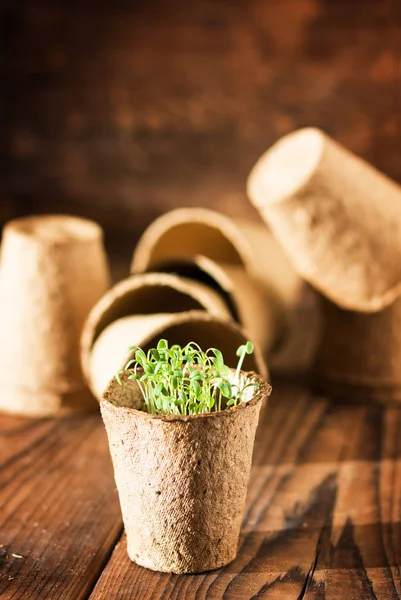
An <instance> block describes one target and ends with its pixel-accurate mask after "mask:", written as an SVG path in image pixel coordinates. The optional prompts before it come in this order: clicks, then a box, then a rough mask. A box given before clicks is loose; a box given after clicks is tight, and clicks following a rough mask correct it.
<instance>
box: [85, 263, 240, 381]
mask: <svg viewBox="0 0 401 600" xmlns="http://www.w3.org/2000/svg"><path fill="white" fill-rule="evenodd" d="M190 310H206V311H208V312H209V313H210V314H211V315H215V316H218V317H221V318H222V319H227V320H229V319H230V318H231V313H230V309H229V308H228V306H227V305H226V303H225V301H224V300H223V299H222V298H221V296H220V295H219V294H218V293H217V292H216V291H214V290H213V289H210V288H209V287H208V286H206V285H204V284H202V283H199V282H197V281H191V280H189V279H185V278H183V277H178V276H176V275H173V274H170V273H145V274H143V275H135V276H131V277H129V278H128V279H124V280H122V281H120V282H119V283H117V284H116V285H115V286H113V287H112V288H111V289H110V290H109V291H108V292H107V293H106V294H105V295H104V296H103V297H102V298H101V299H100V300H99V302H98V303H97V304H96V305H95V306H94V307H93V309H92V310H91V312H90V314H89V316H88V318H87V320H86V322H85V325H84V327H83V330H82V336H81V364H82V369H83V371H84V374H85V377H86V379H87V381H88V382H89V384H90V386H91V387H92V389H93V386H92V385H91V383H90V382H91V373H90V366H89V365H90V355H91V351H92V347H93V344H94V343H95V341H96V339H97V338H98V337H99V335H100V334H101V333H102V331H103V330H104V329H105V328H106V327H108V325H110V324H111V323H113V322H114V321H116V320H117V319H121V318H122V317H127V316H134V315H141V316H146V315H149V314H160V313H172V314H174V313H179V312H183V311H190ZM130 345H132V344H130ZM123 350H124V349H123ZM102 391H103V390H102Z"/></svg>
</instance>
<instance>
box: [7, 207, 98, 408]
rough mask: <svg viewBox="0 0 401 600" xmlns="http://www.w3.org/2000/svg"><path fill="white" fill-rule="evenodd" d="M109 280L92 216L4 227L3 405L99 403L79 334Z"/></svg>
mask: <svg viewBox="0 0 401 600" xmlns="http://www.w3.org/2000/svg"><path fill="white" fill-rule="evenodd" d="M108 285H109V273H108V266H107V261H106V256H105V252H104V249H103V240H102V230H101V228H100V227H99V226H98V225H96V224H95V223H93V222H92V221H88V220H85V219H79V218H76V217H70V216H64V215H62V216H41V217H28V218H24V219H18V220H14V221H11V222H10V223H8V224H7V225H6V226H5V228H4V232H3V242H2V248H1V268H0V348H1V349H2V352H1V365H2V368H1V374H0V391H1V394H0V409H2V410H4V411H7V412H12V413H19V414H24V415H29V416H38V417H41V416H46V415H54V414H63V413H65V412H70V411H80V410H89V409H94V408H96V406H97V404H96V402H95V400H94V398H93V397H92V396H91V394H90V393H89V390H87V388H86V386H85V384H84V381H83V377H82V372H81V367H80V356H79V339H80V333H81V329H82V325H83V323H84V321H85V319H86V317H87V315H88V313H89V311H90V309H91V308H92V306H93V305H94V304H95V303H96V302H97V301H98V300H99V298H100V297H101V296H102V294H104V292H105V291H106V289H107V287H108ZM21 365H22V367H21Z"/></svg>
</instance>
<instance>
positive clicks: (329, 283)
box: [248, 128, 401, 401]
mask: <svg viewBox="0 0 401 600" xmlns="http://www.w3.org/2000/svg"><path fill="white" fill-rule="evenodd" d="M248 195H249V198H250V200H251V201H252V203H253V205H254V206H255V207H256V208H257V209H258V210H259V212H260V214H261V216H262V217H263V218H264V219H265V221H266V223H267V224H268V225H269V227H270V228H271V231H272V233H273V234H274V235H275V237H276V239H277V240H278V241H279V242H280V243H281V245H282V246H283V248H284V249H285V251H286V252H287V254H288V256H289V258H290V259H291V261H292V264H293V265H294V268H295V270H296V271H297V273H298V274H299V275H300V276H302V277H303V278H304V279H306V280H307V281H308V282H309V283H310V284H311V285H312V286H313V287H315V288H316V290H317V291H318V292H319V293H320V294H321V304H322V307H323V310H322V313H321V314H322V328H321V337H320V342H319V344H318V349H317V353H316V358H315V366H314V374H313V375H314V382H315V383H316V386H317V387H318V388H319V389H321V390H323V391H325V393H329V394H335V395H341V396H344V397H351V398H354V397H355V396H360V397H361V398H366V399H370V398H371V399H377V400H386V399H387V400H394V401H400V400H401V393H400V392H401V329H400V322H401V309H400V306H401V304H400V303H401V300H400V296H401V187H400V186H399V185H397V184H396V183H395V182H394V181H392V180H390V179H389V178H388V177H386V176H385V175H383V174H382V173H380V172H379V171H377V170H376V169H375V168H374V167H373V166H372V165H370V164H368V163H367V162H365V161H364V160H362V159H361V158H359V157H357V156H355V155H354V154H352V153H351V152H349V151H348V150H347V149H345V148H343V147H342V146H340V145H339V144H338V143H337V142H335V141H334V140H332V139H330V138H329V136H327V135H326V134H325V133H323V132H322V131H320V130H318V129H314V128H306V129H301V130H299V131H295V132H294V133H291V134H289V135H287V136H285V137H284V138H282V139H281V140H279V141H278V142H277V143H276V144H274V146H273V147H272V148H270V149H269V150H268V151H267V152H266V153H265V154H264V155H263V156H262V157H261V158H260V159H259V161H258V162H257V163H256V165H255V166H254V168H253V170H252V172H251V174H250V176H249V179H248Z"/></svg>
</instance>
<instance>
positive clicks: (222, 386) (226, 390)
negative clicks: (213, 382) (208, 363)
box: [217, 379, 233, 398]
mask: <svg viewBox="0 0 401 600" xmlns="http://www.w3.org/2000/svg"><path fill="white" fill-rule="evenodd" d="M217 387H218V388H219V390H220V391H221V393H222V394H223V396H224V397H225V398H231V396H232V395H233V392H232V388H231V384H230V382H229V381H227V380H226V379H223V380H222V381H220V382H219V383H218V384H217Z"/></svg>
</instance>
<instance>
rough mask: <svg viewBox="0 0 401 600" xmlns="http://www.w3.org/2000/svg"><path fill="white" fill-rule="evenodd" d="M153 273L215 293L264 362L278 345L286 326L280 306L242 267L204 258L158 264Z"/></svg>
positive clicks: (271, 293)
mask: <svg viewBox="0 0 401 600" xmlns="http://www.w3.org/2000/svg"><path fill="white" fill-rule="evenodd" d="M153 269H154V270H155V271H158V272H159V271H162V272H170V273H171V272H172V273H175V274H177V275H180V276H183V277H187V278H191V279H194V280H197V281H201V282H202V283H204V284H207V285H209V287H212V288H213V289H215V290H216V291H217V292H218V293H219V294H220V295H221V296H222V297H223V299H224V300H225V302H226V304H227V305H228V307H229V308H230V310H231V314H232V316H233V318H234V319H235V321H237V323H239V325H240V326H241V327H242V328H243V329H244V331H246V333H247V334H248V335H249V337H250V339H252V340H254V341H255V342H256V343H257V344H258V346H259V347H260V349H261V350H262V353H263V356H264V357H266V358H267V357H268V356H269V355H270V354H271V351H272V350H274V349H275V348H276V347H277V345H278V343H279V342H280V341H281V339H282V337H283V335H284V331H285V323H286V314H285V311H284V310H283V304H282V302H280V300H279V298H278V296H277V295H276V294H275V292H274V290H272V288H271V287H270V286H268V285H267V284H265V283H264V282H262V281H261V280H258V279H256V278H255V277H254V275H253V274H252V273H249V272H248V271H246V269H245V268H244V267H243V266H242V265H235V264H227V263H224V264H222V263H216V262H215V261H214V260H212V259H210V258H207V257H206V256H196V257H193V258H188V259H183V260H180V261H178V260H168V261H162V262H161V263H158V264H155V265H154V266H153Z"/></svg>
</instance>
